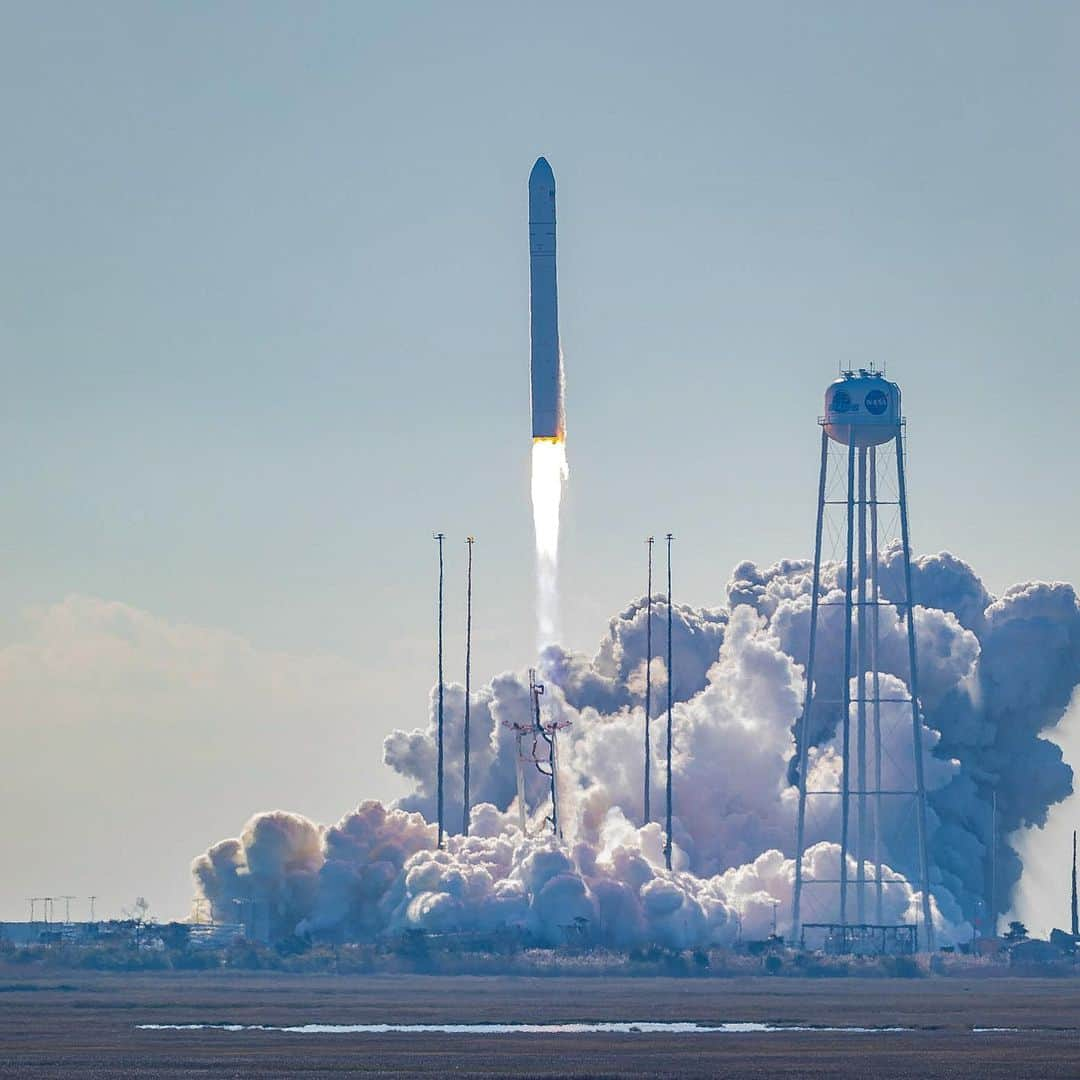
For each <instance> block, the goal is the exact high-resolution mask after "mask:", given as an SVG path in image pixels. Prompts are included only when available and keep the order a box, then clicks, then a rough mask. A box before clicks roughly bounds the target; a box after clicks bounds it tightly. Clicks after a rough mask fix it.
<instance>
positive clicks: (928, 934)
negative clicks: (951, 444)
mask: <svg viewBox="0 0 1080 1080" xmlns="http://www.w3.org/2000/svg"><path fill="white" fill-rule="evenodd" d="M896 479H897V486H898V487H899V499H900V533H901V539H902V542H903V548H904V591H905V597H904V598H905V600H906V611H907V620H906V621H907V639H908V670H909V672H910V675H911V685H910V687H909V690H910V696H911V727H912V742H913V746H914V752H915V799H916V820H917V822H918V833H919V877H920V886H921V888H922V909H923V910H922V913H923V927H924V933H925V938H926V949H927V951H928V952H931V951H933V948H934V921H933V918H932V915H931V907H930V855H929V851H928V841H929V837H928V834H927V824H926V780H925V777H924V770H923V742H922V721H921V720H920V718H919V665H918V657H917V655H916V649H915V600H914V598H913V597H912V595H911V537H910V534H909V532H908V512H907V485H906V482H905V478H904V436H903V432H898V433H897V436H896Z"/></svg>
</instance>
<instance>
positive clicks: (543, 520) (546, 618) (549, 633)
mask: <svg viewBox="0 0 1080 1080" xmlns="http://www.w3.org/2000/svg"><path fill="white" fill-rule="evenodd" d="M569 475H570V467H569V465H568V464H567V461H566V443H565V442H564V441H563V440H562V439H533V450H532V508H533V529H534V531H535V533H536V630H537V647H538V650H539V651H541V652H542V651H543V650H544V649H545V648H547V647H548V646H549V645H554V644H555V643H556V641H557V639H558V634H559V510H560V507H561V505H562V495H563V486H564V485H565V483H566V480H567V478H568V477H569Z"/></svg>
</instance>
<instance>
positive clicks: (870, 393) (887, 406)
mask: <svg viewBox="0 0 1080 1080" xmlns="http://www.w3.org/2000/svg"><path fill="white" fill-rule="evenodd" d="M824 422H825V430H826V431H827V432H828V433H829V438H830V439H833V440H835V441H836V442H838V443H843V445H844V446H847V445H848V442H849V441H850V440H852V439H854V442H855V445H856V446H878V445H880V444H881V443H886V442H888V441H889V440H890V439H894V438H896V433H897V432H898V431H899V430H900V387H899V386H897V385H896V383H894V382H889V380H888V379H886V378H885V377H884V376H883V375H879V374H878V373H877V372H876V371H866V370H861V371H845V372H844V373H843V375H841V376H840V378H839V379H837V380H836V382H834V383H831V384H830V385H829V388H828V389H827V390H826V391H825V421H824Z"/></svg>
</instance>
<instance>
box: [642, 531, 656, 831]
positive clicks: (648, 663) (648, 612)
mask: <svg viewBox="0 0 1080 1080" xmlns="http://www.w3.org/2000/svg"><path fill="white" fill-rule="evenodd" d="M645 543H646V545H647V546H648V549H649V577H648V588H647V589H646V590H645V803H644V807H645V812H644V814H643V815H642V816H643V818H644V821H643V824H645V825H648V824H649V822H650V821H651V820H652V809H651V807H650V805H649V799H650V795H651V789H652V772H651V769H652V747H651V744H650V741H649V712H650V710H651V709H652V549H653V543H654V540H653V538H652V537H651V536H650V537H649V538H648V539H647V540H646V541H645Z"/></svg>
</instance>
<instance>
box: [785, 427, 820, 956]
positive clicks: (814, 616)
mask: <svg viewBox="0 0 1080 1080" xmlns="http://www.w3.org/2000/svg"><path fill="white" fill-rule="evenodd" d="M828 464H829V434H828V432H827V431H826V430H825V429H824V428H822V429H821V473H820V475H819V477H818V506H817V527H816V529H815V532H814V584H813V589H812V591H811V594H810V645H809V648H808V649H807V653H806V696H805V698H804V700H803V712H802V717H801V718H800V719H799V817H798V824H797V825H796V830H795V893H794V896H793V898H792V905H791V938H792V940H793V941H794V940H796V939H797V938H798V937H799V932H800V929H801V926H802V883H803V882H802V869H803V850H804V848H805V844H806V770H807V767H808V754H809V742H810V708H811V705H812V704H813V701H814V660H815V653H816V649H817V624H818V593H819V592H820V591H821V532H822V525H823V522H824V518H825V480H826V474H827V470H828Z"/></svg>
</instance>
